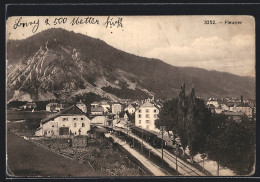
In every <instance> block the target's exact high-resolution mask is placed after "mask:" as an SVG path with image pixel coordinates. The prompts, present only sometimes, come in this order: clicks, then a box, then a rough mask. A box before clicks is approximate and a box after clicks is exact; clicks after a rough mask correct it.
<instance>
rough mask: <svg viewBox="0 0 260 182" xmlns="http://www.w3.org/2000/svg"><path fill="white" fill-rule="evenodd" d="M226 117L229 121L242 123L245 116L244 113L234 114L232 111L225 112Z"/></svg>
mask: <svg viewBox="0 0 260 182" xmlns="http://www.w3.org/2000/svg"><path fill="white" fill-rule="evenodd" d="M224 115H226V116H227V117H228V118H229V119H232V120H234V121H235V122H241V121H242V117H243V116H245V114H244V113H242V112H232V111H227V112H224Z"/></svg>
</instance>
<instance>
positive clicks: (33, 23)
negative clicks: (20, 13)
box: [13, 17, 40, 33]
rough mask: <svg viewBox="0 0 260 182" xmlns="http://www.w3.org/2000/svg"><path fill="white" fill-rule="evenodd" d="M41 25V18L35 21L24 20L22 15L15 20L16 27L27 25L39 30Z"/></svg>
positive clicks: (34, 30) (33, 30)
mask: <svg viewBox="0 0 260 182" xmlns="http://www.w3.org/2000/svg"><path fill="white" fill-rule="evenodd" d="M39 26H40V20H39V19H37V20H33V21H28V22H27V21H23V19H22V17H20V18H18V19H16V20H15V21H14V26H13V27H14V29H17V28H19V27H22V28H26V27H32V32H33V33H35V32H37V30H38V28H39Z"/></svg>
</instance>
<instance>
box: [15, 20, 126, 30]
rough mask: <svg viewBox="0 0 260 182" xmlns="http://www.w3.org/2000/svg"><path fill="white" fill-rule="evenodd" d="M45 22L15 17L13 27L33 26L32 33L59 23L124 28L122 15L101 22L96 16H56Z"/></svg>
mask: <svg viewBox="0 0 260 182" xmlns="http://www.w3.org/2000/svg"><path fill="white" fill-rule="evenodd" d="M41 20H42V19H41ZM43 20H44V21H43V23H42V25H41V23H40V22H41V21H40V19H35V20H30V21H26V20H24V19H23V18H22V17H19V18H17V19H15V21H14V25H13V28H14V29H18V28H20V29H21V28H24V29H25V28H31V31H32V33H36V32H37V30H38V29H39V27H40V25H41V26H58V25H68V24H69V25H71V26H74V27H75V26H79V25H86V24H88V25H97V26H105V28H122V27H123V18H122V17H111V16H107V17H106V19H105V21H104V19H103V22H101V21H100V20H99V19H98V18H96V17H91V16H88V17H76V18H73V19H72V20H71V19H70V20H69V18H67V17H54V18H46V19H43Z"/></svg>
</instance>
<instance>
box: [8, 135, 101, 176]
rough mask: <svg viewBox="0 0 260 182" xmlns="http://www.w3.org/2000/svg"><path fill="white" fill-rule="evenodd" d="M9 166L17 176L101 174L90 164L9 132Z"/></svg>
mask: <svg viewBox="0 0 260 182" xmlns="http://www.w3.org/2000/svg"><path fill="white" fill-rule="evenodd" d="M7 157H8V160H7V161H8V167H9V169H10V170H11V172H12V173H13V174H14V175H15V176H17V177H18V176H24V177H37V176H45V177H48V176H50V177H69V176H77V177H83V176H101V175H103V174H101V173H100V172H99V171H93V170H92V169H91V168H90V166H89V165H85V164H80V163H78V162H76V161H73V160H70V159H67V158H64V157H62V156H59V155H58V154H55V153H53V152H51V151H48V150H45V149H43V148H41V147H39V146H37V145H35V144H33V143H31V142H30V141H26V140H24V139H23V138H21V137H18V136H16V135H14V134H13V133H11V132H10V131H8V132H7Z"/></svg>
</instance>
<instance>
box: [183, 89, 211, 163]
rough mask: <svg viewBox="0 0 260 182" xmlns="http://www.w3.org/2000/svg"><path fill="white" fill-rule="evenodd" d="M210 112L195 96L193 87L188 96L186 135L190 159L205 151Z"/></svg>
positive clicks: (208, 133)
mask: <svg viewBox="0 0 260 182" xmlns="http://www.w3.org/2000/svg"><path fill="white" fill-rule="evenodd" d="M210 120H211V112H210V110H208V109H207V108H206V106H205V104H204V102H203V100H200V99H198V98H196V97H195V91H194V88H193V89H192V90H191V93H190V96H189V98H188V107H187V120H186V134H187V135H186V137H187V144H188V146H189V149H190V157H191V161H193V156H195V155H196V154H197V153H203V152H205V146H206V143H207V139H208V137H209V136H210V132H211V131H210Z"/></svg>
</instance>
